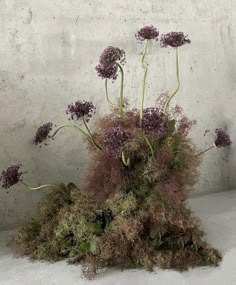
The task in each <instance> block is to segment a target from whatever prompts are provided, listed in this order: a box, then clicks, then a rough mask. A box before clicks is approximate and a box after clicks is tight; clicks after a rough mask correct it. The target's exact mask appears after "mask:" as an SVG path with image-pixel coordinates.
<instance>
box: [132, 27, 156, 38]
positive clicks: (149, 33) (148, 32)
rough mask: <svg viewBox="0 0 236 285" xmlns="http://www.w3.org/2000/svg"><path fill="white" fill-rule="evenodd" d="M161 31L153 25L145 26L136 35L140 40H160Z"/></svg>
mask: <svg viewBox="0 0 236 285" xmlns="http://www.w3.org/2000/svg"><path fill="white" fill-rule="evenodd" d="M158 36H159V31H157V28H155V27H153V26H145V27H143V28H141V29H140V30H139V31H138V32H137V33H136V34H135V37H136V39H137V40H138V41H139V42H142V41H145V40H156V41H158Z"/></svg>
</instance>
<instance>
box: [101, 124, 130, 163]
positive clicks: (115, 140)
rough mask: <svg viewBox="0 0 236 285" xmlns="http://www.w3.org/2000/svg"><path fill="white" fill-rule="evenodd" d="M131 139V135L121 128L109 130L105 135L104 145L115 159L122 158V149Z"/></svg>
mask: <svg viewBox="0 0 236 285" xmlns="http://www.w3.org/2000/svg"><path fill="white" fill-rule="evenodd" d="M130 138H131V135H130V133H129V132H127V131H126V130H125V129H124V128H122V127H120V126H119V127H113V128H108V129H107V130H106V131H105V133H104V138H103V145H104V147H105V149H106V151H107V152H109V153H110V154H111V155H112V156H113V157H115V158H120V153H121V147H122V146H123V145H124V143H125V142H127V140H128V139H130Z"/></svg>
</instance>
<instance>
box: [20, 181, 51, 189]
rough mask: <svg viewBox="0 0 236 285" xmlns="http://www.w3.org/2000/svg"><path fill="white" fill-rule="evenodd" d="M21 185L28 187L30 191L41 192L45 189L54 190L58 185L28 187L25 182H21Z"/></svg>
mask: <svg viewBox="0 0 236 285" xmlns="http://www.w3.org/2000/svg"><path fill="white" fill-rule="evenodd" d="M21 184H23V185H24V186H26V187H27V188H28V189H30V190H40V189H43V188H54V187H57V185H55V184H45V185H41V186H38V187H30V186H29V185H27V184H26V183H25V182H23V181H21Z"/></svg>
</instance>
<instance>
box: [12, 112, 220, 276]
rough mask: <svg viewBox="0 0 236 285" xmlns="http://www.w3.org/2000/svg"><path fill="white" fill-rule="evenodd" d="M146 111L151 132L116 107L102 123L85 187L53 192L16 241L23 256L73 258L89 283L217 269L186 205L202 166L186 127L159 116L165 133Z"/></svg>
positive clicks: (215, 256) (217, 258)
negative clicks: (129, 271) (103, 273)
mask: <svg viewBox="0 0 236 285" xmlns="http://www.w3.org/2000/svg"><path fill="white" fill-rule="evenodd" d="M154 111H155V112H156V111H157V110H154ZM154 111H153V110H152V112H154ZM152 112H151V114H152ZM144 114H145V112H144ZM146 114H148V115H147V116H146V118H145V116H144V119H146V124H145V128H147V132H145V131H144V130H145V129H144V125H140V122H139V120H138V115H137V113H136V111H135V110H133V111H132V112H130V111H127V112H125V117H126V120H125V123H123V122H122V121H121V120H120V117H119V116H118V115H116V113H115V110H114V113H113V115H112V116H107V117H105V118H102V119H100V121H99V122H98V126H97V128H96V134H94V137H95V138H96V140H97V141H99V142H100V143H101V145H102V147H103V149H104V151H101V152H99V153H97V152H96V153H94V157H93V159H92V161H91V165H90V169H89V171H88V176H87V179H86V182H85V184H84V185H83V187H82V189H81V190H79V189H78V188H77V187H76V186H75V185H74V184H72V183H71V184H69V185H68V186H65V185H63V184H61V185H58V186H57V187H55V188H54V190H53V192H52V193H50V194H49V195H48V196H47V197H46V198H45V199H44V200H43V201H42V202H41V203H40V206H39V209H38V213H37V215H36V217H35V219H33V220H32V221H31V222H30V223H29V224H27V225H25V226H23V227H22V228H21V229H20V230H18V232H17V234H16V236H15V237H14V239H13V241H12V242H11V245H12V246H14V247H15V248H16V250H17V252H18V253H20V254H23V255H28V256H30V257H32V258H34V259H45V260H50V261H56V260H60V259H63V258H69V261H70V263H81V264H82V266H83V273H84V275H85V276H87V277H88V278H91V277H93V276H94V275H95V274H96V273H97V272H98V271H99V269H100V268H103V267H107V266H115V267H119V268H131V267H144V268H146V269H147V270H152V269H153V267H154V266H159V267H161V268H175V269H179V270H183V269H187V268H188V267H193V266H199V265H217V264H218V262H219V261H220V260H221V256H220V254H219V253H218V252H217V251H216V250H214V249H212V248H210V247H209V246H208V245H207V244H206V242H205V241H204V239H203V236H204V234H203V232H202V230H201V229H200V226H199V222H198V220H197V219H196V218H195V217H193V215H192V214H191V211H190V210H189V209H187V207H186V203H185V201H186V199H187V197H188V194H189V192H190V190H191V187H192V186H193V184H194V183H195V181H196V178H197V167H198V165H199V162H200V158H199V156H198V155H197V153H196V150H195V147H194V146H193V145H192V143H191V141H190V140H189V139H188V138H187V136H186V133H187V130H186V128H189V125H188V126H186V125H185V131H182V132H180V131H179V128H182V130H183V128H184V126H181V120H182V119H179V120H175V119H170V118H169V117H168V116H164V115H163V114H161V113H160V114H159V113H158V114H159V116H161V117H162V119H161V120H162V124H163V127H162V132H163V133H162V134H160V129H159V128H158V129H155V128H151V127H150V125H151V126H152V120H151V119H152V118H151V119H150V118H149V119H150V121H149V122H148V116H149V115H150V110H149V111H147V113H146ZM152 115H153V114H152ZM155 115H156V114H155ZM155 119H156V118H155ZM148 124H149V127H148ZM190 125H191V124H190ZM176 126H178V127H176ZM150 130H151V131H150ZM145 138H146V139H147V140H148V143H147V142H146V140H145ZM149 143H150V145H152V147H151V149H150V147H149ZM114 145H115V146H114ZM113 150H114V151H113ZM120 152H123V158H124V157H125V158H124V159H125V161H126V162H127V161H128V163H127V164H124V163H125V162H122V160H121V159H119V158H118V157H119V155H120ZM93 197H95V200H94V199H93Z"/></svg>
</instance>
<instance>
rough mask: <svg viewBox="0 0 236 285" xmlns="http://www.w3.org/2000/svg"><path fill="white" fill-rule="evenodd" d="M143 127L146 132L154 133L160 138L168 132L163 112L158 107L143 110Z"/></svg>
mask: <svg viewBox="0 0 236 285" xmlns="http://www.w3.org/2000/svg"><path fill="white" fill-rule="evenodd" d="M141 127H142V129H143V131H144V133H145V134H152V135H155V136H156V137H158V138H160V137H162V136H163V135H164V134H165V133H166V125H165V122H164V119H163V114H162V113H160V111H159V109H158V108H153V107H151V108H146V109H144V110H143V119H142V122H141Z"/></svg>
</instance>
